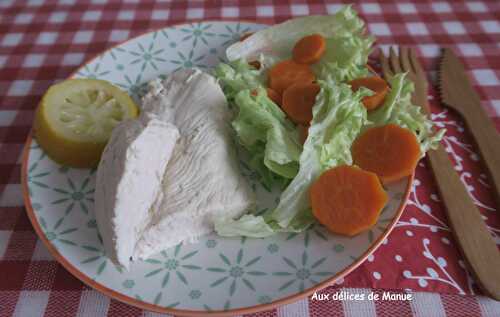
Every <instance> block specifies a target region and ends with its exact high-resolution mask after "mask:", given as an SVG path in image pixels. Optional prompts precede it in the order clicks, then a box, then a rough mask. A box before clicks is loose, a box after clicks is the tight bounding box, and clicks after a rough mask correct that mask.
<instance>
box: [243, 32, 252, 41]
mask: <svg viewBox="0 0 500 317" xmlns="http://www.w3.org/2000/svg"><path fill="white" fill-rule="evenodd" d="M253 34H254V32H247V33H245V34H243V35H242V36H241V37H240V42H243V41H244V40H246V39H247V38H249V37H250V36H252V35H253Z"/></svg>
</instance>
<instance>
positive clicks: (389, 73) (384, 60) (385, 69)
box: [379, 49, 393, 79]
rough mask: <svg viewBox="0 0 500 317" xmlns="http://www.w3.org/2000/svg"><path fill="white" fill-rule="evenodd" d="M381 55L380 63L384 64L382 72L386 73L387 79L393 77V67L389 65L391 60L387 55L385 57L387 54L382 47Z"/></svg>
mask: <svg viewBox="0 0 500 317" xmlns="http://www.w3.org/2000/svg"><path fill="white" fill-rule="evenodd" d="M379 56H380V64H381V66H382V72H383V73H384V77H385V79H390V78H392V76H393V74H392V71H391V68H390V67H389V61H388V60H387V57H385V54H384V52H383V51H382V49H379Z"/></svg>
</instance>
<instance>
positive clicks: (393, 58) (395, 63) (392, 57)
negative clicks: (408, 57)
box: [389, 46, 401, 73]
mask: <svg viewBox="0 0 500 317" xmlns="http://www.w3.org/2000/svg"><path fill="white" fill-rule="evenodd" d="M389 61H390V62H391V67H392V71H393V72H394V73H401V67H400V66H399V58H398V55H397V54H396V51H395V50H394V49H393V47H392V46H391V49H390V50H389Z"/></svg>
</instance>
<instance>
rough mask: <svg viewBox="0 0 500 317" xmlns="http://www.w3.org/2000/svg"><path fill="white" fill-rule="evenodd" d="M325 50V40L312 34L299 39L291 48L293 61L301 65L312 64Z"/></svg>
mask: <svg viewBox="0 0 500 317" xmlns="http://www.w3.org/2000/svg"><path fill="white" fill-rule="evenodd" d="M325 50H326V41H325V38H324V37H323V36H321V35H319V34H313V35H309V36H305V37H303V38H301V39H300V40H299V41H298V42H297V43H296V44H295V46H294V47H293V50H292V54H293V60H294V61H296V62H297V63H301V64H313V63H316V62H317V61H319V60H320V59H321V57H322V56H323V54H324V53H325Z"/></svg>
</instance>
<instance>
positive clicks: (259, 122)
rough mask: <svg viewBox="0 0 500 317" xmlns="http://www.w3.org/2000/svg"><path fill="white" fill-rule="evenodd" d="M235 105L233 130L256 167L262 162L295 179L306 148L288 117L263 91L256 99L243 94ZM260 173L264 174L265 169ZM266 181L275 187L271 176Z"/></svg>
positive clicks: (235, 100)
mask: <svg viewBox="0 0 500 317" xmlns="http://www.w3.org/2000/svg"><path fill="white" fill-rule="evenodd" d="M234 105H235V106H236V107H237V108H238V114H237V117H236V119H234V120H233V122H232V126H233V128H234V130H235V131H236V134H237V136H238V140H239V142H240V144H241V145H243V147H245V149H247V151H248V152H249V154H250V156H251V157H252V159H251V162H254V164H253V166H255V163H257V162H259V161H260V162H263V164H264V166H265V167H267V168H268V169H269V170H270V171H272V172H273V173H276V174H277V175H280V176H282V177H284V178H288V179H292V178H294V177H295V175H296V174H297V171H298V168H299V164H298V162H299V157H300V153H301V152H302V146H301V144H300V141H299V134H298V131H297V129H296V128H295V126H294V125H293V123H292V122H291V121H289V120H288V119H287V117H286V114H285V113H284V112H283V111H282V110H281V108H280V107H278V106H277V105H276V104H275V103H274V102H272V101H271V99H269V98H268V97H267V93H266V91H265V89H263V88H257V95H256V96H253V95H252V94H251V93H250V90H249V89H245V90H242V91H240V92H239V93H237V94H236V96H235V97H234ZM256 161H257V162H256ZM251 165H252V163H251ZM257 171H258V172H259V174H261V175H262V174H264V173H262V172H263V171H262V170H261V169H257ZM262 176H265V175H262ZM264 178H265V179H266V180H267V185H268V186H270V187H271V186H272V182H273V180H272V179H270V178H269V176H268V177H264Z"/></svg>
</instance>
